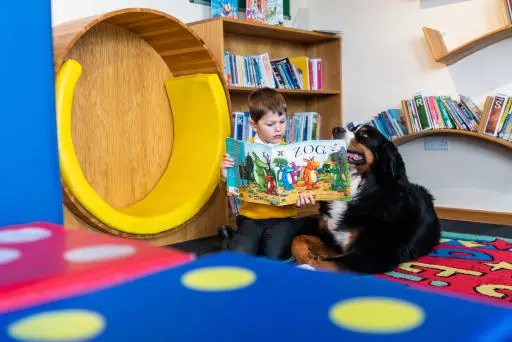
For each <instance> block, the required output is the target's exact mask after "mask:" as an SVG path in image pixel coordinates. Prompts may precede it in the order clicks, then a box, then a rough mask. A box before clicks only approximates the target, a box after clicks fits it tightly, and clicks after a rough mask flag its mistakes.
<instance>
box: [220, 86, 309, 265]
mask: <svg viewBox="0 0 512 342" xmlns="http://www.w3.org/2000/svg"><path fill="white" fill-rule="evenodd" d="M249 112H250V116H251V119H250V125H251V128H252V129H253V130H254V131H255V132H256V135H255V136H254V137H253V138H251V139H249V140H248V141H249V142H256V143H260V144H267V145H278V144H285V142H284V141H283V140H282V139H283V136H284V133H285V132H286V112H287V106H286V102H285V100H284V97H283V96H282V95H281V94H280V93H278V92H277V91H275V90H273V89H271V88H262V89H258V90H256V91H254V92H252V93H251V94H250V95H249ZM233 166H234V160H233V159H232V158H231V156H229V155H228V154H225V155H224V159H223V161H222V164H221V178H222V180H223V181H226V176H227V168H230V167H233ZM313 204H315V199H314V198H313V197H312V196H311V195H308V194H304V193H301V194H300V195H299V199H298V200H297V203H296V204H295V205H287V206H271V205H266V204H260V203H252V202H245V201H242V205H241V206H240V210H239V215H238V216H237V218H236V225H237V227H238V230H237V231H236V232H234V231H232V230H231V229H229V228H228V227H226V226H222V227H221V228H220V229H221V230H220V231H219V233H220V235H221V236H223V237H224V239H225V240H224V242H223V247H224V248H225V249H228V250H232V251H238V252H243V253H247V254H254V255H255V254H258V252H259V251H260V248H261V250H262V252H263V254H264V255H265V256H267V257H268V258H271V259H285V258H287V257H289V252H290V245H291V243H292V240H293V238H294V237H295V234H296V232H297V231H298V228H297V224H296V222H295V221H296V220H295V217H296V216H297V208H298V207H301V206H305V205H313Z"/></svg>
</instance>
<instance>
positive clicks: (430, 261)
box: [376, 232, 512, 307]
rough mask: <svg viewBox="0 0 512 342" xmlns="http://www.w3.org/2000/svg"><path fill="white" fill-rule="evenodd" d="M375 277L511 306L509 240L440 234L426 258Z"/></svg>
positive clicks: (511, 288)
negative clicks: (437, 243)
mask: <svg viewBox="0 0 512 342" xmlns="http://www.w3.org/2000/svg"><path fill="white" fill-rule="evenodd" d="M376 277H378V278H383V279H387V280H392V281H396V282H399V283H402V284H405V285H407V286H412V287H413V286H419V287H422V288H424V289H427V290H433V291H437V292H439V291H446V292H449V293H451V294H455V295H459V296H463V297H467V296H470V297H472V298H477V299H480V300H484V301H492V302H494V303H500V304H503V305H505V306H509V307H512V239H505V238H499V237H492V236H484V235H470V234H460V233H446V232H443V235H442V239H441V241H440V243H439V245H437V247H436V248H435V250H434V251H433V252H432V253H430V254H429V255H428V256H425V257H422V258H419V259H418V260H415V261H411V262H407V263H404V264H402V265H400V266H399V267H398V268H396V269H395V270H393V271H392V272H388V273H385V274H382V275H377V276H376Z"/></svg>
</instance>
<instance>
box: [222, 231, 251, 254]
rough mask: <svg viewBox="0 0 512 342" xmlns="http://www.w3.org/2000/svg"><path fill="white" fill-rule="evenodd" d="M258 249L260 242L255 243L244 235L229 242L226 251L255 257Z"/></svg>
mask: <svg viewBox="0 0 512 342" xmlns="http://www.w3.org/2000/svg"><path fill="white" fill-rule="evenodd" d="M258 247H259V243H258V241H253V240H252V239H249V238H248V237H246V236H243V235H238V236H235V238H233V239H231V240H229V241H228V242H227V243H226V244H225V249H227V250H229V251H232V252H240V253H245V254H253V255H255V254H257V253H258Z"/></svg>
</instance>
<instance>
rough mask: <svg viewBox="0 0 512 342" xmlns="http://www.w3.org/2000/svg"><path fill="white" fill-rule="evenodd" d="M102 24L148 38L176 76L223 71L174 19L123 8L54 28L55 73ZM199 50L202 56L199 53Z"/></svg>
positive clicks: (160, 13)
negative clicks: (77, 46)
mask: <svg viewBox="0 0 512 342" xmlns="http://www.w3.org/2000/svg"><path fill="white" fill-rule="evenodd" d="M99 23H109V24H112V25H115V26H119V27H122V28H125V29H127V30H130V31H131V32H133V33H134V34H136V35H138V36H140V37H142V38H143V39H145V40H146V41H147V42H148V43H149V44H150V45H151V46H153V47H154V49H155V50H156V51H158V52H159V53H160V54H161V55H162V56H167V58H166V59H165V61H166V62H167V63H168V67H169V69H170V70H171V71H172V72H173V74H175V75H187V74H192V73H197V72H210V73H217V72H218V71H219V70H220V69H219V68H218V66H217V64H216V63H215V60H214V59H213V58H212V57H211V55H210V52H209V51H208V49H206V48H205V47H204V44H203V42H202V41H201V39H200V38H199V36H197V35H196V34H195V33H194V32H192V31H190V30H189V29H188V28H187V26H186V25H184V24H182V23H181V22H180V21H178V20H176V19H175V18H174V17H172V16H170V15H168V14H165V13H163V12H159V11H154V10H150V9H122V10H118V11H113V12H109V13H107V14H105V15H101V16H94V17H88V18H85V19H80V20H76V21H73V22H70V23H65V24H62V25H57V26H55V27H54V28H53V31H54V37H53V39H54V55H55V69H56V70H58V68H59V67H60V64H61V63H62V62H63V60H64V58H65V57H66V55H67V53H68V52H69V50H70V49H71V48H72V47H73V45H74V44H76V42H77V41H79V40H80V38H81V37H82V36H83V35H84V34H85V33H86V32H87V31H88V30H90V29H91V28H92V27H94V26H95V25H97V24H99ZM200 50H201V51H202V53H198V51H200ZM171 55H172V56H174V57H175V56H180V58H182V59H183V60H191V61H193V62H191V63H188V64H187V65H184V64H182V63H179V61H178V62H176V61H175V59H173V58H170V56H171Z"/></svg>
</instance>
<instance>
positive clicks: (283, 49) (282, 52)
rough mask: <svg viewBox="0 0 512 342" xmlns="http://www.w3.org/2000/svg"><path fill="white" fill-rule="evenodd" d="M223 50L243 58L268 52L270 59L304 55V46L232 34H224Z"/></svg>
mask: <svg viewBox="0 0 512 342" xmlns="http://www.w3.org/2000/svg"><path fill="white" fill-rule="evenodd" d="M224 48H225V49H226V51H229V52H231V53H233V54H238V55H243V56H247V55H253V54H259V53H264V52H268V54H269V55H270V58H271V59H276V58H282V57H291V56H304V55H305V54H306V45H305V44H295V43H293V42H287V41H282V40H278V39H267V38H260V37H251V36H249V37H248V36H245V35H242V34H233V33H225V34H224Z"/></svg>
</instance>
